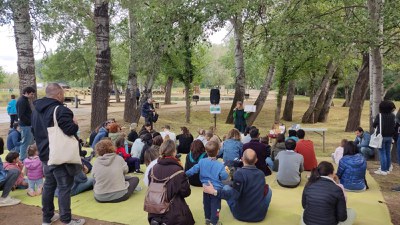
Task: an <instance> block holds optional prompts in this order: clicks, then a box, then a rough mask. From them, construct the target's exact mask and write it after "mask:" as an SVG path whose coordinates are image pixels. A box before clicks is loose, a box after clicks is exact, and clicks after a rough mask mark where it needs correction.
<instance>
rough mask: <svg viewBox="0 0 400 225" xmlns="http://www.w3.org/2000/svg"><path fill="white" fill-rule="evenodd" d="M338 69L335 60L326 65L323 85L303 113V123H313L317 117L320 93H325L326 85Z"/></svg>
mask: <svg viewBox="0 0 400 225" xmlns="http://www.w3.org/2000/svg"><path fill="white" fill-rule="evenodd" d="M336 69H337V66H336V65H335V64H334V63H333V60H330V61H329V62H328V64H327V66H326V73H325V76H324V77H323V79H322V82H321V85H320V86H319V88H318V89H317V91H316V92H315V94H314V95H313V97H312V98H311V100H310V105H309V107H308V109H307V111H306V112H305V113H304V115H303V118H302V120H301V122H302V123H312V122H313V121H314V120H313V118H314V117H315V115H314V113H315V111H316V106H317V102H318V99H319V98H320V95H321V94H323V91H324V90H325V89H326V86H327V84H328V83H329V80H330V79H331V77H332V76H333V74H334V73H335V72H336ZM317 118H318V117H317Z"/></svg>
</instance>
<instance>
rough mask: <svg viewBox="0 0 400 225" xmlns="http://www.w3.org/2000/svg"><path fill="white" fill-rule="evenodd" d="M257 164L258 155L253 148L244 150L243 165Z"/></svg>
mask: <svg viewBox="0 0 400 225" xmlns="http://www.w3.org/2000/svg"><path fill="white" fill-rule="evenodd" d="M256 162H257V154H256V152H255V151H254V150H253V149H251V148H248V149H246V150H244V152H243V163H244V164H245V165H255V164H256Z"/></svg>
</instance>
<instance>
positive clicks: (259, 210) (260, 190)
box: [203, 149, 272, 222]
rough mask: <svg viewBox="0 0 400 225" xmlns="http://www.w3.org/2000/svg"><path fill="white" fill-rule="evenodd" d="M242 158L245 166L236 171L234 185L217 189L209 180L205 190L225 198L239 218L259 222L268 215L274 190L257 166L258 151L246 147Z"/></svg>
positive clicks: (204, 186)
mask: <svg viewBox="0 0 400 225" xmlns="http://www.w3.org/2000/svg"><path fill="white" fill-rule="evenodd" d="M242 160H243V165H244V166H243V167H242V168H239V169H238V170H237V171H236V172H235V173H234V175H233V182H232V187H231V186H228V185H225V186H224V188H223V189H222V190H220V191H217V190H215V189H214V187H213V185H212V184H211V183H210V182H209V185H208V186H207V185H203V188H204V192H205V193H207V194H212V195H214V196H217V197H219V198H222V199H225V200H226V201H227V202H228V205H229V208H230V210H231V212H232V214H233V216H234V217H235V218H236V219H237V220H240V221H244V222H259V221H262V220H264V218H265V216H266V215H267V212H268V208H269V204H270V202H271V198H272V190H271V188H270V187H269V186H268V185H266V184H265V178H264V173H263V172H261V171H260V170H259V169H257V167H256V166H255V163H256V162H257V154H256V152H255V151H254V150H252V149H246V151H245V152H244V153H243V157H242Z"/></svg>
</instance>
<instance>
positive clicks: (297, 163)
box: [275, 139, 304, 188]
mask: <svg viewBox="0 0 400 225" xmlns="http://www.w3.org/2000/svg"><path fill="white" fill-rule="evenodd" d="M285 146H286V151H280V152H279V153H278V155H277V156H276V158H275V160H277V161H278V162H279V168H278V174H277V175H276V180H277V181H278V184H279V185H280V186H282V187H287V188H295V187H297V186H299V184H300V182H301V172H303V170H304V166H303V165H304V159H303V156H302V155H300V154H298V153H296V152H294V149H295V148H296V141H295V140H293V139H289V140H287V141H285Z"/></svg>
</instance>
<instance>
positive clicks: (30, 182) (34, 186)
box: [28, 179, 43, 191]
mask: <svg viewBox="0 0 400 225" xmlns="http://www.w3.org/2000/svg"><path fill="white" fill-rule="evenodd" d="M41 186H43V179H37V180H29V179H28V188H29V189H32V190H34V191H35V190H37V189H38V188H39V187H41Z"/></svg>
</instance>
